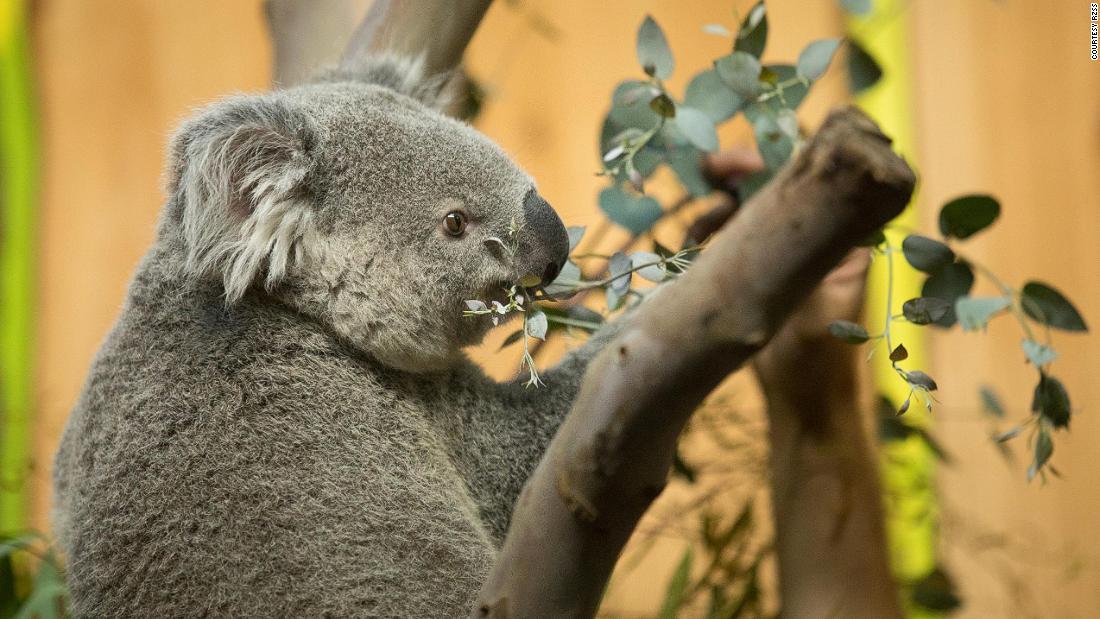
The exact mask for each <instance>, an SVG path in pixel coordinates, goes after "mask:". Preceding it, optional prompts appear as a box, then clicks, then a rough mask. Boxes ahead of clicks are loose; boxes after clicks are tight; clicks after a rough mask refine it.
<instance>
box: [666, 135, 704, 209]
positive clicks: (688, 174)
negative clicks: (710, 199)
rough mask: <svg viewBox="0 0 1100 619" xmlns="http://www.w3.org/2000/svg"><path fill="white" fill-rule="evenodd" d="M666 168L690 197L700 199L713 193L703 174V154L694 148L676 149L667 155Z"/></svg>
mask: <svg viewBox="0 0 1100 619" xmlns="http://www.w3.org/2000/svg"><path fill="white" fill-rule="evenodd" d="M667 163H668V167H670V168H672V171H673V172H675V173H676V178H678V179H680V184H681V185H683V186H684V189H686V190H687V192H688V193H690V194H691V195H692V196H694V197H696V198H700V197H702V196H705V195H708V194H709V193H710V192H711V191H713V187H712V186H711V184H710V181H709V180H707V177H706V175H705V174H704V173H703V154H702V153H701V152H700V151H699V150H698V149H695V148H690V147H688V148H677V149H674V150H673V151H672V152H670V153H669V154H668V161H667Z"/></svg>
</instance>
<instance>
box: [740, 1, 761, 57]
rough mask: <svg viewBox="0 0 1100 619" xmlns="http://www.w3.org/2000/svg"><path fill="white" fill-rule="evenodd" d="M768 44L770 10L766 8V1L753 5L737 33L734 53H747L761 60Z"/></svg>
mask: <svg viewBox="0 0 1100 619" xmlns="http://www.w3.org/2000/svg"><path fill="white" fill-rule="evenodd" d="M767 43H768V10H767V7H765V6H764V0H760V2H757V3H756V4H754V5H753V7H752V8H751V9H749V12H748V13H747V14H746V15H745V20H744V21H742V22H741V28H740V29H739V30H738V31H737V39H736V40H735V41H734V44H733V51H735V52H745V53H747V54H752V55H753V56H755V57H756V58H759V57H760V56H762V55H763V54H764V48H765V47H766V46H767Z"/></svg>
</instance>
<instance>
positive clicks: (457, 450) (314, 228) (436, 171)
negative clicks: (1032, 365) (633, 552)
mask: <svg viewBox="0 0 1100 619" xmlns="http://www.w3.org/2000/svg"><path fill="white" fill-rule="evenodd" d="M439 92H440V88H439V80H432V79H425V78H424V76H423V75H422V72H421V71H420V70H419V68H418V65H417V63H415V62H409V61H407V60H402V59H400V58H395V57H378V58H373V59H371V60H369V61H368V62H366V63H365V64H364V66H363V67H361V68H360V69H358V70H356V71H352V72H348V71H344V72H330V73H327V74H325V75H323V76H322V77H321V78H319V79H317V80H315V81H313V82H311V83H308V84H305V85H302V86H298V87H294V88H289V89H285V90H277V91H273V92H269V93H263V94H258V95H248V96H236V97H233V98H229V99H226V100H223V101H220V102H217V103H214V104H212V105H210V106H209V107H207V108H205V109H203V110H201V111H199V112H198V113H197V114H196V115H195V116H194V117H193V118H191V119H190V120H188V121H186V122H185V123H184V124H183V126H182V128H181V129H179V131H178V132H177V133H176V135H175V136H174V137H173V139H172V141H171V147H170V163H169V165H168V171H167V199H166V203H165V206H164V208H163V211H162V213H161V216H160V221H159V224H158V227H157V232H156V237H155V240H154V242H153V245H152V247H151V249H150V250H149V251H148V253H147V254H146V255H145V257H144V258H143V260H142V261H141V263H140V265H139V266H138V268H137V271H136V273H135V275H134V276H133V279H132V282H131V284H130V286H129V291H128V295H127V299H126V301H125V303H124V305H123V308H122V310H121V315H120V317H119V318H118V320H117V323H116V324H115V326H114V327H113V329H112V331H111V332H110V334H109V336H108V337H107V339H106V341H105V343H104V344H103V345H102V348H101V349H100V351H99V352H98V354H97V356H96V358H95V360H94V362H93V364H92V367H91V369H90V373H89V375H88V378H87V381H86V383H85V385H84V387H83V391H82V393H81V395H80V397H79V400H78V402H77V404H76V405H75V408H74V409H73V411H72V414H71V416H70V418H69V420H68V423H67V426H66V428H65V431H64V434H63V437H62V440H61V445H60V449H59V452H58V454H57V458H56V462H55V470H54V489H55V513H54V526H55V531H56V534H57V537H58V541H59V544H60V546H61V549H62V551H63V553H64V555H65V556H66V558H67V561H68V578H69V584H70V588H71V605H72V611H73V613H74V614H75V615H76V616H96V617H116V616H160V617H174V616H184V615H186V616H207V615H210V616H231V617H249V616H256V617H276V616H294V617H299V616H334V617H337V616H339V617H343V616H385V617H434V616H441V617H443V616H448V617H453V616H463V615H466V614H467V613H468V612H469V611H470V609H471V607H472V606H471V605H472V604H473V600H474V598H475V596H476V593H477V591H478V589H479V588H480V585H481V583H482V581H483V579H484V578H485V577H486V575H487V573H488V570H489V569H490V567H491V566H492V563H493V561H494V557H495V554H496V552H497V549H498V547H499V544H500V543H501V542H502V540H503V535H504V533H505V531H506V529H507V526H508V521H509V517H510V514H511V510H512V506H513V503H514V502H515V501H516V498H517V496H518V495H519V492H520V490H521V489H522V487H523V484H524V482H525V481H526V479H527V478H528V476H529V475H530V473H531V472H532V471H533V470H534V467H535V465H536V464H537V462H538V460H539V458H540V456H541V455H542V453H543V451H544V450H545V448H546V446H547V444H548V443H549V441H550V439H551V438H552V436H553V434H554V432H555V430H556V428H557V427H558V425H559V423H560V422H561V420H562V419H563V417H564V415H565V414H566V413H567V412H568V410H569V408H570V406H571V404H572V401H573V398H574V397H575V395H576V392H577V390H578V387H579V383H580V380H581V377H582V375H583V373H584V370H585V367H586V365H587V362H588V360H589V359H590V358H591V357H592V356H593V355H594V354H595V353H596V352H597V351H598V350H599V349H600V347H601V346H602V345H603V344H604V343H605V342H606V341H608V340H609V339H610V338H611V337H613V335H614V332H615V329H616V328H617V327H609V328H608V329H606V330H605V331H602V332H600V333H599V334H597V335H596V336H594V337H592V338H590V339H589V340H588V341H587V342H586V343H585V344H583V345H582V346H580V347H578V348H576V349H575V350H574V351H572V352H571V353H569V354H568V355H566V357H565V358H564V359H563V360H562V362H561V363H560V364H559V365H558V366H557V367H555V368H552V369H551V370H549V371H547V372H546V373H545V374H544V380H545V382H546V386H545V387H542V388H539V389H525V388H524V387H523V385H522V384H521V382H519V381H515V382H505V383H498V382H495V381H493V380H491V379H489V378H488V377H487V376H486V375H485V374H484V373H483V372H482V371H481V370H480V369H479V368H478V367H477V366H476V365H475V364H473V363H472V362H471V361H470V360H468V359H467V358H466V357H465V356H464V354H463V349H464V348H465V347H468V346H470V345H472V344H476V343H477V342H479V341H480V340H481V339H482V337H483V336H484V335H485V333H486V332H487V331H488V330H489V329H490V328H491V326H492V324H491V322H490V318H489V317H485V316H483V317H477V318H469V317H464V316H463V315H462V309H463V302H464V301H465V300H467V299H484V300H489V299H497V300H501V301H503V300H504V299H505V298H506V293H505V291H504V289H505V288H506V287H507V286H509V285H511V284H512V283H514V282H516V281H520V280H521V279H522V278H525V277H530V276H532V275H534V276H536V277H538V278H539V279H540V280H542V281H544V282H547V281H551V280H553V279H554V277H555V275H556V274H557V273H558V272H559V271H560V269H561V268H562V266H563V264H564V263H565V261H566V259H567V254H568V251H569V242H568V237H567V234H566V230H565V228H564V226H563V225H562V222H561V220H560V219H559V218H558V216H557V214H556V213H555V212H554V210H553V209H552V208H551V207H550V205H549V204H548V203H547V202H546V201H545V200H544V199H543V198H542V197H540V196H539V193H538V192H537V190H536V188H535V183H534V182H533V181H532V179H531V178H530V177H529V176H528V175H527V174H526V173H525V172H524V171H523V170H521V169H520V168H519V167H518V166H517V165H516V164H515V163H513V161H512V160H511V159H509V157H508V156H507V155H506V154H505V153H504V152H503V151H502V150H501V149H500V148H499V147H498V146H496V145H495V144H494V143H492V142H491V141H490V140H489V139H487V138H486V137H484V136H483V135H481V134H479V133H478V132H476V131H475V130H474V129H472V128H471V127H469V126H467V125H466V124H463V123H461V122H459V121H456V120H454V119H452V118H449V117H447V116H446V115H444V114H443V113H441V112H440V111H438V109H439V102H438V97H439ZM513 226H514V228H515V229H518V232H516V233H515V235H514V236H515V237H516V238H515V239H514V240H515V243H514V245H513V246H510V247H506V246H505V244H504V243H501V242H500V239H504V238H507V237H508V234H509V229H510V228H512V227H513ZM513 249H514V251H512V250H513Z"/></svg>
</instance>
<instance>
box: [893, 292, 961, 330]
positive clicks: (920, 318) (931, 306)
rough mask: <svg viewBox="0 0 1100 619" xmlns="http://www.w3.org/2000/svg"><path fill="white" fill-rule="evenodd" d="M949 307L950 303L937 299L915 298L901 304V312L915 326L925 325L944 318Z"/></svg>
mask: <svg viewBox="0 0 1100 619" xmlns="http://www.w3.org/2000/svg"><path fill="white" fill-rule="evenodd" d="M951 305H952V304H951V302H949V301H945V300H943V299H940V298H937V297H917V298H916V299H909V300H908V301H906V302H905V303H904V304H902V306H901V311H902V314H904V315H905V319H906V320H908V321H909V322H911V323H913V324H915V325H927V324H932V323H934V322H936V321H937V320H941V319H942V318H943V317H944V316H946V315H947V311H948V310H949V309H951Z"/></svg>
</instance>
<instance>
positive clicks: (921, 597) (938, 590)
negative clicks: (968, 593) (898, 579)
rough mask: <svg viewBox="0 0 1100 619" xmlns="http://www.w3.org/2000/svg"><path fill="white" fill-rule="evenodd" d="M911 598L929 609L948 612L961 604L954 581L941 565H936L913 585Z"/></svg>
mask: <svg viewBox="0 0 1100 619" xmlns="http://www.w3.org/2000/svg"><path fill="white" fill-rule="evenodd" d="M911 596H912V600H913V602H914V603H915V604H917V605H918V606H922V607H924V608H927V609H929V610H934V611H940V612H948V611H951V610H954V609H956V608H958V607H960V606H962V600H961V599H960V598H959V595H958V593H957V592H956V589H955V583H954V582H952V581H951V577H950V576H948V575H947V572H946V571H945V570H944V569H943V568H942V567H936V568H935V569H933V570H932V571H931V572H930V573H929V574H928V575H927V576H925V577H924V578H922V579H920V580H919V581H917V583H916V584H914V585H913V589H912V592H911Z"/></svg>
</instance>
